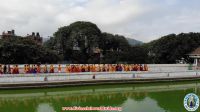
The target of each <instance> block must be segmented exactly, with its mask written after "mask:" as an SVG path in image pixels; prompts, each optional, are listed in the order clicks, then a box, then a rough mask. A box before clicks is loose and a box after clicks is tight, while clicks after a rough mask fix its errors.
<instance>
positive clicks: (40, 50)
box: [0, 36, 59, 64]
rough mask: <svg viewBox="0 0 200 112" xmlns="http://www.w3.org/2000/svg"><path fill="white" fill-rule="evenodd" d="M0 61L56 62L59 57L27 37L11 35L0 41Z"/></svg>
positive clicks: (21, 62)
mask: <svg viewBox="0 0 200 112" xmlns="http://www.w3.org/2000/svg"><path fill="white" fill-rule="evenodd" d="M0 57H1V58H0V63H4V64H26V63H57V62H58V61H59V57H58V56H57V55H56V54H55V53H54V52H52V51H51V50H48V49H46V48H44V47H43V46H42V45H39V44H37V43H36V42H34V41H33V40H31V39H29V38H23V37H16V36H15V37H11V38H9V39H2V40H1V41H0Z"/></svg>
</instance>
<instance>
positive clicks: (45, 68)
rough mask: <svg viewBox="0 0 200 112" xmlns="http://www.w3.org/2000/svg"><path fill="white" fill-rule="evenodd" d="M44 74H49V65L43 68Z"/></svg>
mask: <svg viewBox="0 0 200 112" xmlns="http://www.w3.org/2000/svg"><path fill="white" fill-rule="evenodd" d="M43 73H48V70H47V65H44V68H43Z"/></svg>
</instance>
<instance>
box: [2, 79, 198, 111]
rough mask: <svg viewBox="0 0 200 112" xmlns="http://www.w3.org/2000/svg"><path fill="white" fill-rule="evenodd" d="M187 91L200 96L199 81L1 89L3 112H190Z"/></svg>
mask: <svg viewBox="0 0 200 112" xmlns="http://www.w3.org/2000/svg"><path fill="white" fill-rule="evenodd" d="M188 93H195V94H197V95H198V96H200V81H195V82H194V81H192V82H180V83H172V82H171V83H152V84H149V83H148V84H117V85H98V86H81V87H63V88H47V89H44V88H42V89H25V90H0V112H62V107H66V106H67V107H69V106H81V107H85V106H93V107H98V106H113V107H122V112H187V111H186V109H185V108H184V106H183V99H184V97H185V95H186V94H188ZM197 111H200V109H198V110H197ZM66 112H70V111H66ZM76 112H78V111H76ZM96 112H98V111H96ZM110 112H114V111H110Z"/></svg>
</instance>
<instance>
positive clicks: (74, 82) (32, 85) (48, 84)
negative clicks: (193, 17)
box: [0, 76, 200, 89]
mask: <svg viewBox="0 0 200 112" xmlns="http://www.w3.org/2000/svg"><path fill="white" fill-rule="evenodd" d="M194 80H200V76H192V77H162V78H128V79H127V78H125V79H90V80H88V79H87V80H66V81H37V82H14V83H0V89H25V88H50V87H63V86H68V87H69V86H84V85H103V84H127V83H132V84H141V83H154V82H178V81H194Z"/></svg>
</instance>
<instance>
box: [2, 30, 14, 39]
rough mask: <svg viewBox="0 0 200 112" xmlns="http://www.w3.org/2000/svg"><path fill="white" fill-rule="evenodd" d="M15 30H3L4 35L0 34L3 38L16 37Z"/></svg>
mask: <svg viewBox="0 0 200 112" xmlns="http://www.w3.org/2000/svg"><path fill="white" fill-rule="evenodd" d="M15 36H16V35H15V30H11V31H7V32H5V31H4V32H2V35H0V38H1V39H7V38H11V37H15Z"/></svg>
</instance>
